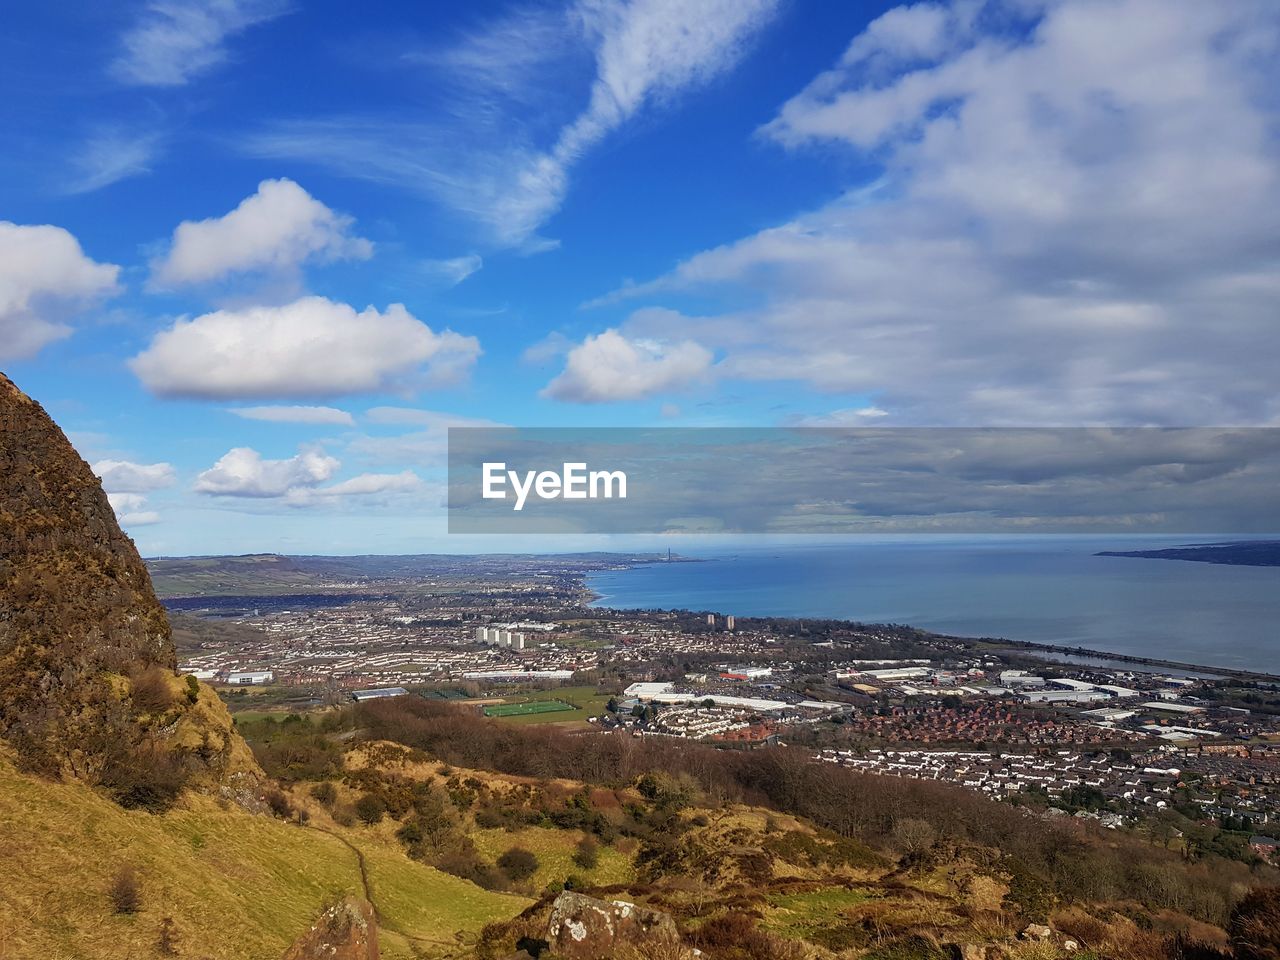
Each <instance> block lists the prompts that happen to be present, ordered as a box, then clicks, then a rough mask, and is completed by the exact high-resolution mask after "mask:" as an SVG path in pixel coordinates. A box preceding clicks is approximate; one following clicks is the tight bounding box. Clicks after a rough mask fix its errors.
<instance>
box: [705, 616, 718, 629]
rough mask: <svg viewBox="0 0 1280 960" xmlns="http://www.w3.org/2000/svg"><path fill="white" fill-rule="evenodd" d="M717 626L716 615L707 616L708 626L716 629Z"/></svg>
mask: <svg viewBox="0 0 1280 960" xmlns="http://www.w3.org/2000/svg"><path fill="white" fill-rule="evenodd" d="M715 625H716V615H715V614H714V613H708V614H707V626H708V627H714V626H715Z"/></svg>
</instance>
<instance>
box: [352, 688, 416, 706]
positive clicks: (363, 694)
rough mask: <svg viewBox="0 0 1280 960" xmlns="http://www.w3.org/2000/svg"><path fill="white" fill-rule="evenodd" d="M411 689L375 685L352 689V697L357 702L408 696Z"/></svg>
mask: <svg viewBox="0 0 1280 960" xmlns="http://www.w3.org/2000/svg"><path fill="white" fill-rule="evenodd" d="M408 695H409V691H408V690H406V689H405V688H404V687H375V688H372V689H369V690H352V691H351V699H352V700H354V701H355V702H356V703H363V702H364V701H366V700H385V699H387V698H388V697H407V696H408Z"/></svg>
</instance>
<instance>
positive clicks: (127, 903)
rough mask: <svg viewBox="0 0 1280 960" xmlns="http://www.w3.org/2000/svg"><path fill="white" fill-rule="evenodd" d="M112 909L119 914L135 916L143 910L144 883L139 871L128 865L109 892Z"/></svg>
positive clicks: (116, 877)
mask: <svg viewBox="0 0 1280 960" xmlns="http://www.w3.org/2000/svg"><path fill="white" fill-rule="evenodd" d="M107 896H108V897H110V899H111V909H112V910H114V911H115V912H116V913H119V914H133V913H137V912H138V911H139V910H141V909H142V883H141V881H140V880H139V879H138V871H137V870H135V869H134V868H133V867H131V866H128V865H127V864H126V865H125V866H123V867H121V868H120V869H119V870H118V871H117V872H116V875H115V879H113V880H112V881H111V888H110V889H109V890H108V891H107Z"/></svg>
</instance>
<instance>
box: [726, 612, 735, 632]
mask: <svg viewBox="0 0 1280 960" xmlns="http://www.w3.org/2000/svg"><path fill="white" fill-rule="evenodd" d="M724 628H725V629H726V630H732V629H733V614H729V616H727V617H725V618H724Z"/></svg>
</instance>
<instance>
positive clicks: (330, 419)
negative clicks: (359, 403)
mask: <svg viewBox="0 0 1280 960" xmlns="http://www.w3.org/2000/svg"><path fill="white" fill-rule="evenodd" d="M228 412H229V413H234V414H235V415H236V416H237V417H241V418H243V419H245V420H264V421H266V422H268V423H306V424H317V425H330V426H339V427H350V426H354V425H355V422H356V421H355V418H354V417H353V416H351V414H349V413H347V411H345V410H339V409H338V408H337V407H310V406H266V407H232V408H231V409H230V410H229V411H228Z"/></svg>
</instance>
